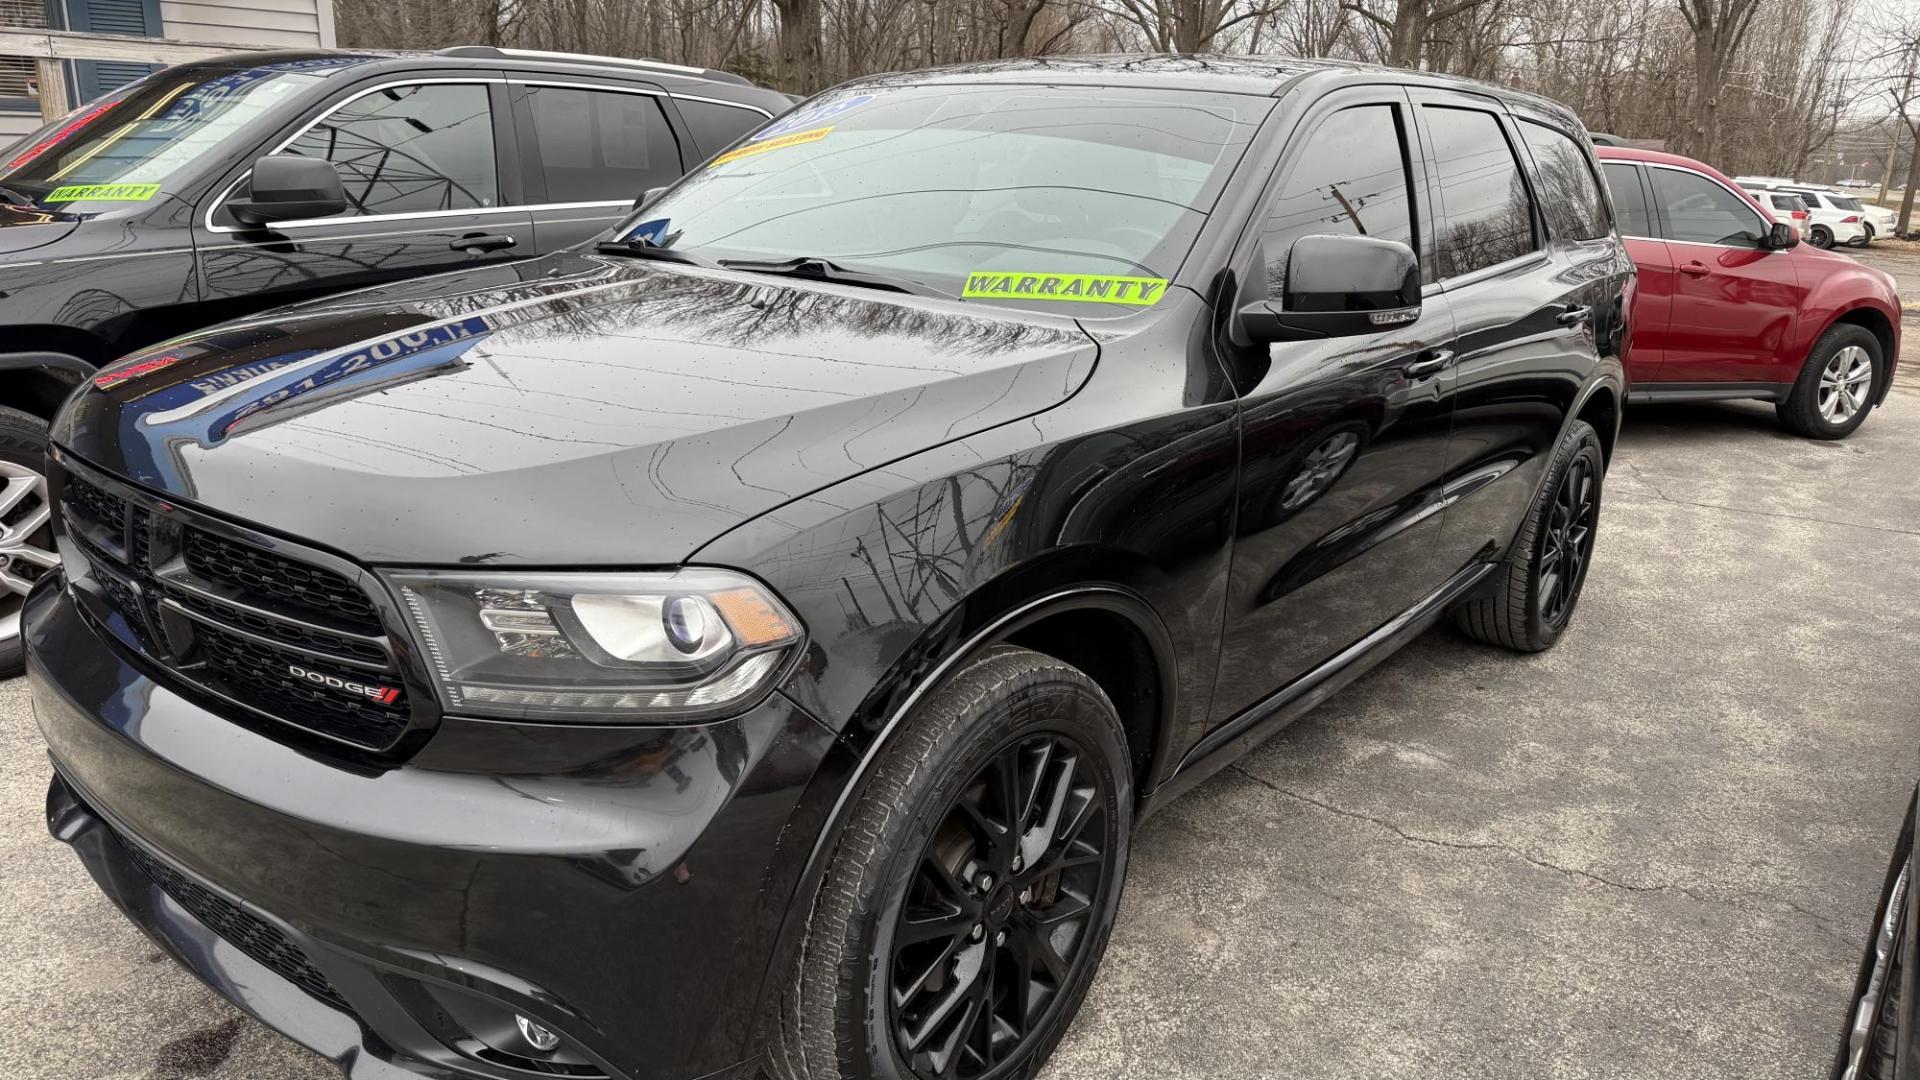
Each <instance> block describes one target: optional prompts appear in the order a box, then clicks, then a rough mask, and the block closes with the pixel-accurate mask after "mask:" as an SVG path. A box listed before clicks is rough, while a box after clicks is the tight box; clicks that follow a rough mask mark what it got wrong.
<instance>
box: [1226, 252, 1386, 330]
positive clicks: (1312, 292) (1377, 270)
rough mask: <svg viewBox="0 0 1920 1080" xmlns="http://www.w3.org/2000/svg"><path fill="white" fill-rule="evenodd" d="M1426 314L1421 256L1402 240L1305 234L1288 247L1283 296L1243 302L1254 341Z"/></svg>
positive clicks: (1243, 319)
mask: <svg viewBox="0 0 1920 1080" xmlns="http://www.w3.org/2000/svg"><path fill="white" fill-rule="evenodd" d="M1419 317H1420V260H1419V259H1418V258H1416V257H1415V256H1414V254H1413V249H1412V248H1410V247H1408V246H1407V245H1405V244H1402V243H1400V242H1399V241H1397V240H1381V239H1379V238H1377V237H1372V236H1352V235H1341V236H1319V235H1316V236H1303V237H1301V238H1299V239H1298V240H1295V241H1294V242H1293V248H1292V249H1291V250H1290V251H1288V252H1287V276H1286V284H1285V287H1284V289H1283V291H1282V293H1281V295H1280V297H1279V298H1278V299H1273V298H1269V299H1266V300H1257V301H1255V302H1253V303H1251V304H1247V305H1245V306H1243V307H1241V308H1240V311H1239V319H1240V326H1241V329H1242V330H1243V331H1244V333H1245V336H1246V337H1247V338H1248V339H1250V340H1252V341H1253V342H1255V343H1264V342H1274V341H1300V340H1305V339H1309V338H1331V337H1352V336H1355V335H1359V334H1376V333H1379V332H1380V331H1382V330H1387V329H1391V328H1392V327H1395V326H1404V325H1405V324H1407V323H1410V322H1413V321H1414V320H1415V319H1418V318H1419Z"/></svg>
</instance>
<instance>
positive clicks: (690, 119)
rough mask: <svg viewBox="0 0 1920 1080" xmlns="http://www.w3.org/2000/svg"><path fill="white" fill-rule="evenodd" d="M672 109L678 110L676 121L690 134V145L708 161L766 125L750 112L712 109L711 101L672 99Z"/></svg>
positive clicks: (731, 107) (725, 107)
mask: <svg viewBox="0 0 1920 1080" xmlns="http://www.w3.org/2000/svg"><path fill="white" fill-rule="evenodd" d="M673 107H674V108H676V109H679V110H680V119H682V120H684V121H686V123H687V129H688V130H689V131H691V132H693V141H694V143H695V144H696V145H698V146H699V147H700V154H701V156H703V157H712V156H713V155H715V154H717V153H719V152H720V151H722V150H724V149H726V148H727V146H728V145H730V144H731V143H732V142H733V140H735V139H737V138H739V137H740V136H742V135H745V134H746V133H747V132H749V131H752V130H753V129H754V128H757V127H759V126H760V125H761V124H764V123H766V122H767V118H766V117H764V116H762V115H760V114H759V113H757V112H754V111H753V110H752V109H742V108H739V107H738V106H735V105H716V104H714V103H713V102H711V101H694V100H692V99H690V98H683V97H677V98H674V99H673Z"/></svg>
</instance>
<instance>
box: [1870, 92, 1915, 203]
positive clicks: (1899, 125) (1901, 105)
mask: <svg viewBox="0 0 1920 1080" xmlns="http://www.w3.org/2000/svg"><path fill="white" fill-rule="evenodd" d="M1912 91H1913V72H1912V71H1908V72H1907V78H1906V81H1905V82H1903V83H1901V84H1900V96H1899V98H1898V99H1897V100H1896V101H1895V102H1894V110H1893V138H1892V139H1890V140H1888V141H1887V167H1886V169H1884V170H1883V171H1882V172H1881V173H1880V197H1879V198H1877V199H1875V200H1874V202H1877V203H1879V204H1880V205H1881V206H1885V205H1887V189H1888V188H1890V187H1892V186H1893V163H1894V162H1896V161H1899V160H1900V136H1901V135H1903V134H1905V133H1906V130H1907V110H1906V102H1907V99H1908V98H1909V97H1910V96H1911V95H1912Z"/></svg>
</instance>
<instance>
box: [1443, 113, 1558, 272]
mask: <svg viewBox="0 0 1920 1080" xmlns="http://www.w3.org/2000/svg"><path fill="white" fill-rule="evenodd" d="M1424 111H1425V114H1426V120H1427V133H1428V134H1429V135H1431V136H1432V138H1433V146H1432V155H1433V164H1434V175H1435V178H1436V179H1437V180H1438V185H1437V186H1438V187H1439V189H1440V228H1439V235H1438V237H1437V238H1436V239H1435V241H1434V246H1435V248H1436V249H1437V250H1436V254H1437V255H1438V257H1439V263H1440V266H1439V273H1440V276H1441V277H1443V278H1448V277H1459V276H1460V275H1462V274H1471V273H1473V272H1474V271H1475V270H1480V269H1484V268H1486V267H1489V266H1494V265H1496V264H1499V263H1503V262H1506V261H1507V260H1508V259H1517V258H1519V257H1520V256H1522V255H1525V254H1526V253H1527V252H1529V251H1532V250H1534V249H1535V248H1536V247H1537V246H1538V245H1536V244H1535V243H1534V238H1533V200H1532V198H1531V197H1530V196H1529V195H1528V194H1527V183H1526V180H1525V179H1523V178H1522V176H1521V173H1520V162H1519V160H1518V159H1516V158H1515V157H1514V156H1513V147H1512V145H1510V144H1509V143H1508V142H1507V136H1506V133H1505V132H1503V131H1501V130H1500V121H1499V119H1498V118H1497V117H1495V116H1494V115H1493V114H1492V113H1490V112H1481V111H1480V110H1478V109H1456V108H1451V107H1447V106H1441V105H1428V106H1424Z"/></svg>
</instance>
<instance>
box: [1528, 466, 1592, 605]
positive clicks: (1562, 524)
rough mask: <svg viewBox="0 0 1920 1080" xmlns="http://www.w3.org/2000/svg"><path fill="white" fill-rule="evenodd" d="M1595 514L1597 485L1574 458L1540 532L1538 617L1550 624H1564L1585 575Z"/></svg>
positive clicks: (1586, 468)
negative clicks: (1544, 525)
mask: <svg viewBox="0 0 1920 1080" xmlns="http://www.w3.org/2000/svg"><path fill="white" fill-rule="evenodd" d="M1599 516H1600V484H1599V480H1598V478H1597V477H1596V476H1595V475H1594V470H1593V465H1592V463H1591V462H1590V461H1589V460H1588V459H1586V458H1585V457H1576V458H1574V459H1573V461H1572V463H1571V464H1570V465H1569V466H1568V468H1567V476H1566V479H1565V480H1563V481H1562V482H1561V484H1560V490H1559V491H1558V492H1557V493H1556V494H1555V496H1554V500H1553V509H1552V510H1550V511H1548V513H1547V520H1546V527H1545V528H1544V529H1542V530H1541V532H1540V569H1539V571H1538V573H1539V576H1540V584H1539V592H1538V602H1539V604H1540V619H1541V621H1542V622H1545V623H1547V624H1548V625H1550V626H1555V627H1559V626H1562V625H1564V624H1565V623H1566V620H1567V617H1568V616H1569V615H1571V614H1572V612H1573V601H1574V598H1575V597H1577V596H1579V595H1580V585H1581V583H1582V582H1584V581H1585V580H1586V577H1587V563H1588V561H1589V560H1590V559H1591V558H1592V557H1593V538H1594V525H1595V524H1596V523H1597V521H1598V519H1599Z"/></svg>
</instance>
